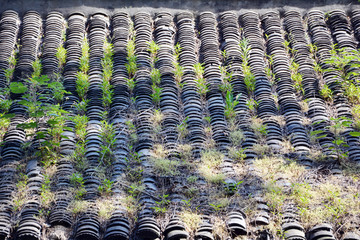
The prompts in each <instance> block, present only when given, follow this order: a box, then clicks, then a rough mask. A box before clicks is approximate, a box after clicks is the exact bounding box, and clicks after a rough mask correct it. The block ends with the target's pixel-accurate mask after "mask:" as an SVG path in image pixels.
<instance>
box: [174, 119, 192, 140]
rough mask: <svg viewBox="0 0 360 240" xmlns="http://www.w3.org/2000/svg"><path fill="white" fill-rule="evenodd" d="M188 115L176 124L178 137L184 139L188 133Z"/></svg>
mask: <svg viewBox="0 0 360 240" xmlns="http://www.w3.org/2000/svg"><path fill="white" fill-rule="evenodd" d="M187 121H188V117H186V118H185V119H184V120H182V121H181V123H180V124H179V125H177V131H178V133H179V139H181V140H184V139H185V138H186V136H187V135H188V134H189V130H188V124H187Z"/></svg>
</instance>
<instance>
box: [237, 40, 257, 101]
mask: <svg viewBox="0 0 360 240" xmlns="http://www.w3.org/2000/svg"><path fill="white" fill-rule="evenodd" d="M239 46H240V54H241V59H242V64H241V66H242V70H243V74H244V83H245V85H246V88H247V90H248V92H249V94H250V95H252V94H253V93H254V91H255V82H256V80H255V76H254V75H253V74H252V73H251V69H250V66H249V59H250V52H251V47H250V45H249V41H248V40H247V39H246V38H244V39H242V40H241V41H240V44H239Z"/></svg>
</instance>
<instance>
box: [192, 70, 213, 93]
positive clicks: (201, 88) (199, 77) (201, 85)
mask: <svg viewBox="0 0 360 240" xmlns="http://www.w3.org/2000/svg"><path fill="white" fill-rule="evenodd" d="M194 71H195V77H196V79H195V81H196V87H197V92H198V93H199V94H200V96H202V97H203V99H204V98H205V96H206V93H207V92H208V91H209V88H208V86H207V84H206V80H205V78H204V77H203V74H204V66H203V64H201V63H196V64H194Z"/></svg>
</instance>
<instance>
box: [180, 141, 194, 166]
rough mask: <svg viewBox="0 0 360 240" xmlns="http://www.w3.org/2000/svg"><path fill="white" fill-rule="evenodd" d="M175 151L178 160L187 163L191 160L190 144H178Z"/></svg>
mask: <svg viewBox="0 0 360 240" xmlns="http://www.w3.org/2000/svg"><path fill="white" fill-rule="evenodd" d="M177 150H178V151H179V154H180V158H181V159H182V160H183V161H185V162H188V161H189V160H190V159H191V155H192V146H191V145H190V144H178V145H177Z"/></svg>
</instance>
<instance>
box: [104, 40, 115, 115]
mask: <svg viewBox="0 0 360 240" xmlns="http://www.w3.org/2000/svg"><path fill="white" fill-rule="evenodd" d="M103 48H104V57H103V59H102V60H101V66H102V78H103V82H102V84H101V89H102V92H103V94H102V101H103V105H104V107H105V108H106V109H108V108H109V107H110V105H111V102H112V97H113V95H114V91H113V89H112V86H111V84H110V81H111V78H112V74H113V55H114V50H113V46H112V44H111V43H109V42H107V41H105V42H104V46H103Z"/></svg>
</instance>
